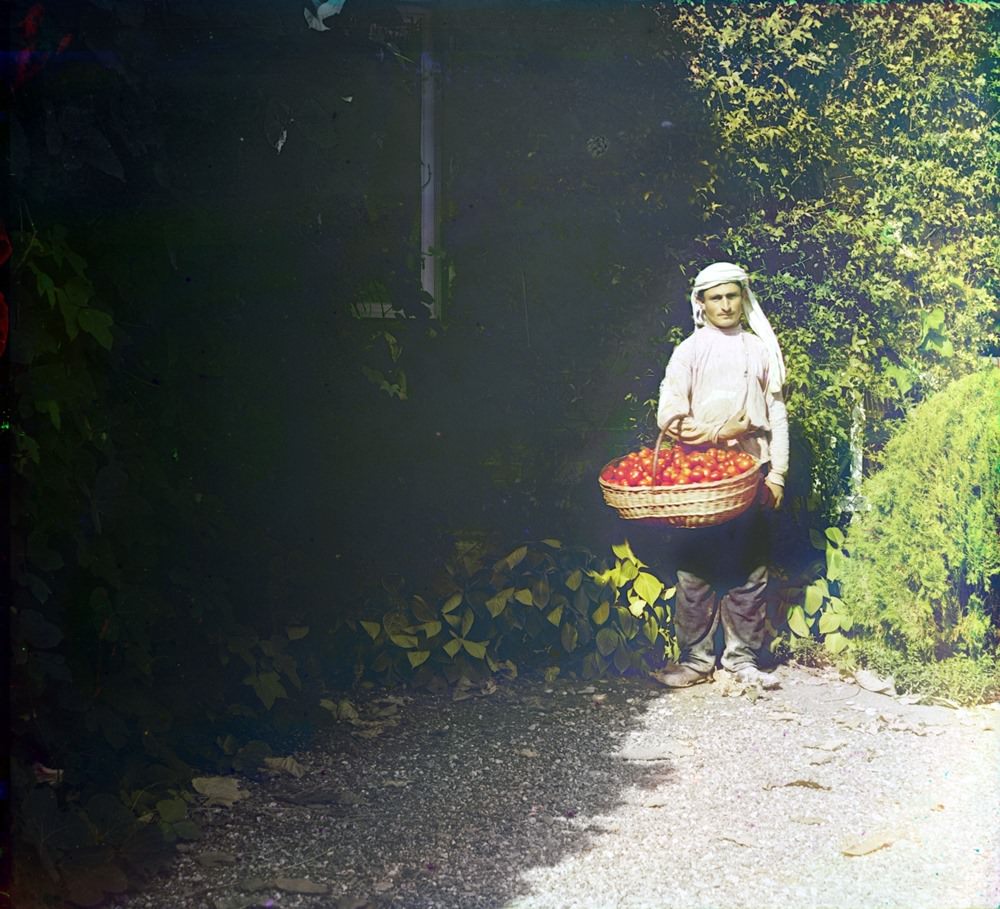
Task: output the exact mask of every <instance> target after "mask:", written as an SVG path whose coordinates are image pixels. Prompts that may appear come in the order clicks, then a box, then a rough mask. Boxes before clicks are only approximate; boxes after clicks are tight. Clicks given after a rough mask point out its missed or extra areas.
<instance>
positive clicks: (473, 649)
mask: <svg viewBox="0 0 1000 909" xmlns="http://www.w3.org/2000/svg"><path fill="white" fill-rule="evenodd" d="M462 646H463V647H464V648H465V652H466V653H468V654H469V656H471V657H475V658H476V659H477V660H481V659H483V658H484V657H485V656H486V642H485V641H482V642H479V641H462Z"/></svg>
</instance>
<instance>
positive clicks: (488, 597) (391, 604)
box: [357, 540, 677, 690]
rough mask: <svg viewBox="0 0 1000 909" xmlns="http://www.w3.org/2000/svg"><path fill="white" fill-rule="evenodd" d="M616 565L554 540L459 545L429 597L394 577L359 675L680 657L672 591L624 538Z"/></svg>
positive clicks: (646, 664) (462, 678) (621, 666)
mask: <svg viewBox="0 0 1000 909" xmlns="http://www.w3.org/2000/svg"><path fill="white" fill-rule="evenodd" d="M612 549H613V552H614V556H615V558H614V561H613V563H612V564H611V565H608V564H606V563H605V562H604V561H602V560H600V559H598V558H597V557H595V556H594V555H593V554H592V553H589V552H587V551H586V550H584V549H571V548H564V547H563V545H562V544H561V543H560V542H559V541H558V540H542V541H541V542H538V543H527V544H524V545H521V546H518V547H516V548H515V549H513V550H512V551H511V552H509V553H508V554H507V555H506V556H503V557H501V558H496V557H495V556H493V557H490V556H488V554H487V553H486V552H485V548H484V547H483V546H481V545H471V544H470V545H464V546H460V547H459V549H458V551H457V553H456V555H455V556H454V557H453V558H452V559H451V560H450V561H449V562H448V563H447V565H446V567H445V569H444V570H443V571H442V572H441V574H440V576H439V577H438V578H437V579H436V582H435V584H434V590H433V592H432V593H430V594H428V596H427V597H424V596H420V595H410V596H407V595H406V594H404V592H403V591H402V589H400V588H399V587H390V586H386V588H385V593H386V595H387V597H386V598H383V600H382V602H376V603H373V604H372V607H373V608H374V609H376V610H378V614H377V615H373V617H372V619H371V620H363V621H361V622H360V623H358V624H359V625H360V626H361V627H362V628H363V629H364V630H365V631H366V632H367V633H368V635H369V636H370V641H369V643H368V645H367V646H364V647H361V648H359V651H358V654H357V657H358V674H359V675H361V674H363V673H366V672H370V673H372V674H374V675H376V676H377V677H378V678H380V679H381V680H383V681H388V682H393V681H399V680H403V679H406V680H409V681H412V682H413V683H414V684H418V685H427V686H429V687H436V686H442V685H444V684H445V683H450V684H455V685H458V686H459V690H461V688H463V687H464V686H467V685H468V684H470V683H479V682H485V681H487V680H489V679H491V678H492V677H493V675H494V674H495V673H502V674H507V675H509V676H515V675H517V673H518V671H519V667H520V668H525V667H528V668H532V669H538V668H543V669H544V670H545V672H546V676H547V677H549V678H553V677H555V675H557V674H558V673H559V672H561V671H563V670H566V671H568V672H571V673H573V674H577V675H579V676H581V677H583V678H588V679H589V678H599V677H601V676H603V675H605V674H606V673H608V672H618V673H620V674H625V673H630V672H636V673H641V672H645V671H648V670H649V669H651V668H654V667H657V666H661V665H663V663H664V662H665V660H666V659H667V658H668V657H676V655H677V648H676V643H675V641H674V639H673V637H672V635H671V633H670V631H669V622H670V619H671V611H670V610H671V606H670V601H671V599H672V598H673V595H674V588H669V589H668V588H666V587H665V586H664V584H663V582H662V581H660V580H659V579H658V578H657V577H656V576H655V575H653V574H652V573H651V572H650V571H649V570H648V568H647V566H646V565H645V564H644V563H643V562H641V561H640V560H639V559H638V558H636V556H635V554H634V553H633V552H632V550H631V547H630V546H629V545H628V543H627V542H625V543H621V544H616V545H615V546H613V547H612Z"/></svg>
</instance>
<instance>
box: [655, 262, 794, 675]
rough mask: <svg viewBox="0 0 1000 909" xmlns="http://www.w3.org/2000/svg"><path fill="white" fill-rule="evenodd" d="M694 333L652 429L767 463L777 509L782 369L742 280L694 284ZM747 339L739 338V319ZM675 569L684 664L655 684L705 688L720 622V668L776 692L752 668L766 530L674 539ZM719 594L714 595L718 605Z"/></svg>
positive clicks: (767, 490) (722, 277)
mask: <svg viewBox="0 0 1000 909" xmlns="http://www.w3.org/2000/svg"><path fill="white" fill-rule="evenodd" d="M691 310H692V316H693V318H694V324H695V329H694V331H693V332H692V334H691V335H690V336H689V337H687V338H685V339H684V341H682V342H681V343H680V344H679V345H678V346H677V348H676V349H675V350H674V353H673V355H672V356H671V358H670V362H669V363H668V364H667V369H666V373H665V375H664V378H663V382H662V383H661V385H660V399H659V406H658V408H657V423H658V424H659V426H660V428H661V429H666V432H667V434H668V435H670V436H672V437H673V438H674V439H676V440H677V441H679V442H682V443H684V444H685V445H725V446H735V447H738V448H740V449H741V450H743V451H747V452H749V453H750V454H752V455H753V456H754V457H755V458H757V459H758V460H760V461H761V462H763V463H764V464H765V467H764V468H763V469H764V470H766V476H765V478H764V484H763V487H762V490H761V504H762V505H763V506H765V507H770V508H779V507H780V506H781V502H782V499H783V498H784V483H785V474H786V473H787V471H788V416H787V413H786V410H785V403H784V399H783V397H782V387H783V385H784V381H785V365H784V360H783V358H782V355H781V348H780V347H779V345H778V340H777V338H776V337H775V335H774V331H773V330H772V329H771V325H770V323H769V322H768V320H767V316H766V315H764V312H763V310H761V308H760V305H759V304H758V302H757V298H756V297H755V296H754V294H753V291H751V290H750V281H749V277H748V275H747V273H746V272H745V271H744V270H743V269H742V268H740V267H739V266H736V265H733V264H731V263H728V262H716V263H715V264H714V265H710V266H708V268H705V269H704V270H702V271H701V272H699V273H698V275H697V276H696V277H695V280H694V286H693V289H692V292H691ZM744 317H745V318H746V321H747V324H748V325H749V326H750V328H751V329H752V330H753V333H751V332H748V331H745V330H744V329H743V327H742V321H743V318H744ZM672 543H673V544H674V545H673V549H672V551H671V556H672V557H673V560H674V564H676V566H677V598H676V609H675V616H674V619H675V626H676V630H677V640H678V644H679V645H680V648H681V659H680V662H679V663H677V664H673V665H670V666H668V667H667V668H666V669H664V670H662V671H661V672H657V673H653V676H654V678H656V679H657V681H659V682H661V683H662V684H664V685H666V686H668V687H670V688H686V687H688V686H690V685H696V684H698V683H699V682H707V681H710V680H711V679H712V676H713V673H714V671H715V666H716V654H715V644H714V640H715V633H716V630H717V628H718V626H719V623H720V620H721V623H722V629H723V636H724V640H725V647H724V650H723V652H722V656H721V661H720V662H721V664H722V668H723V669H725V670H728V671H730V672H733V673H734V674H735V675H736V677H737V678H738V679H739V680H740V681H743V682H747V683H752V682H760V683H761V684H762V685H763V686H764V687H777V681H776V679H775V678H774V676H772V675H770V674H768V673H762V672H761V671H760V670H759V669H758V667H757V653H758V651H759V650H760V649H761V647H762V645H763V637H764V619H765V614H766V601H765V593H766V589H767V557H768V540H767V522H766V519H765V517H764V515H763V513H762V511H761V509H759V508H756V507H752V508H751V509H750V510H748V511H746V512H744V513H743V514H742V515H740V516H739V517H737V518H735V519H733V520H731V521H728V522H725V523H723V524H719V525H714V526H710V527H704V528H695V529H685V530H678V531H676V532H675V533H674V534H673V535H672ZM720 594H721V596H720Z"/></svg>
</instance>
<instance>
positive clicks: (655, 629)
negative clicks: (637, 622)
mask: <svg viewBox="0 0 1000 909" xmlns="http://www.w3.org/2000/svg"><path fill="white" fill-rule="evenodd" d="M642 633H643V634H644V635H646V640H647V641H649V643H650V644H655V643H656V637H657V635H658V634H659V633H660V626H659V625H658V624H657V622H656V619H655V618H654V617H653V616H651V615H647V616H646V621H645V622H643V623H642Z"/></svg>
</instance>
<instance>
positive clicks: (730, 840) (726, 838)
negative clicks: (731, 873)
mask: <svg viewBox="0 0 1000 909" xmlns="http://www.w3.org/2000/svg"><path fill="white" fill-rule="evenodd" d="M716 839H718V840H719V841H720V842H726V843H735V844H736V845H737V846H745V847H746V848H747V849H751V848H753V844H752V843H744V842H743V840H738V839H736V837H732V836H719V837H716Z"/></svg>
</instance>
